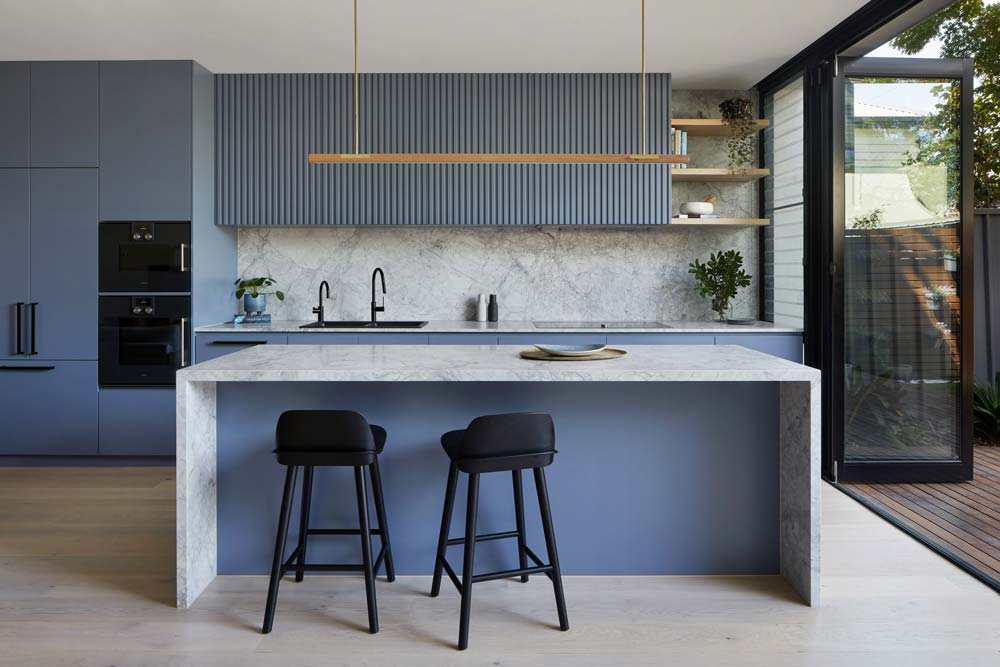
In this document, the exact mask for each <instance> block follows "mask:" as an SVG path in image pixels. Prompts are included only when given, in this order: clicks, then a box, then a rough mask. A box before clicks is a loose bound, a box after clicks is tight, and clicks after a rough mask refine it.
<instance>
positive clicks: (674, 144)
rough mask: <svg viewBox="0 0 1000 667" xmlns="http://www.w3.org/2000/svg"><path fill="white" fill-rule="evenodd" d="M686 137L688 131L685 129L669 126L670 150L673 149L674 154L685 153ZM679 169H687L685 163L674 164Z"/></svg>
mask: <svg viewBox="0 0 1000 667" xmlns="http://www.w3.org/2000/svg"><path fill="white" fill-rule="evenodd" d="M687 138H688V133H687V131H686V130H678V129H677V128H674V127H672V128H670V150H671V151H673V153H674V154H675V155H687V150H688V149H687ZM674 166H676V167H677V168H679V169H687V165H686V164H678V165H674Z"/></svg>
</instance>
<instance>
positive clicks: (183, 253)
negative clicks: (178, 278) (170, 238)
mask: <svg viewBox="0 0 1000 667" xmlns="http://www.w3.org/2000/svg"><path fill="white" fill-rule="evenodd" d="M187 249H188V244H187V243H182V244H181V273H187V272H188V267H187Z"/></svg>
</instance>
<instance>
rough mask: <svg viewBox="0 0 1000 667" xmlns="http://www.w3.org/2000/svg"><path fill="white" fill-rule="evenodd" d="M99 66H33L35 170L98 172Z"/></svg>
mask: <svg viewBox="0 0 1000 667" xmlns="http://www.w3.org/2000/svg"><path fill="white" fill-rule="evenodd" d="M97 82H98V65H97V63H96V62H38V63H31V166H32V167H96V166H97V144H98V140H97V133H98V100H97V88H98V83H97Z"/></svg>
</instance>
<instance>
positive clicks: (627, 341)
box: [608, 333, 715, 345]
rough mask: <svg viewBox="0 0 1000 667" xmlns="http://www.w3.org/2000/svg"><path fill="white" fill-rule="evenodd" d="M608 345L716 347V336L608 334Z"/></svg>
mask: <svg viewBox="0 0 1000 667" xmlns="http://www.w3.org/2000/svg"><path fill="white" fill-rule="evenodd" d="M608 345H715V336H713V335H712V334H687V333H664V334H660V333H634V334H628V333H626V334H608Z"/></svg>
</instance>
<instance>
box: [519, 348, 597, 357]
mask: <svg viewBox="0 0 1000 667" xmlns="http://www.w3.org/2000/svg"><path fill="white" fill-rule="evenodd" d="M535 347H537V348H538V349H539V350H541V351H542V352H546V353H548V354H551V355H554V356H557V357H586V356H587V355H590V354H594V353H595V352H600V351H601V350H603V349H605V348H606V347H607V345H535Z"/></svg>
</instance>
